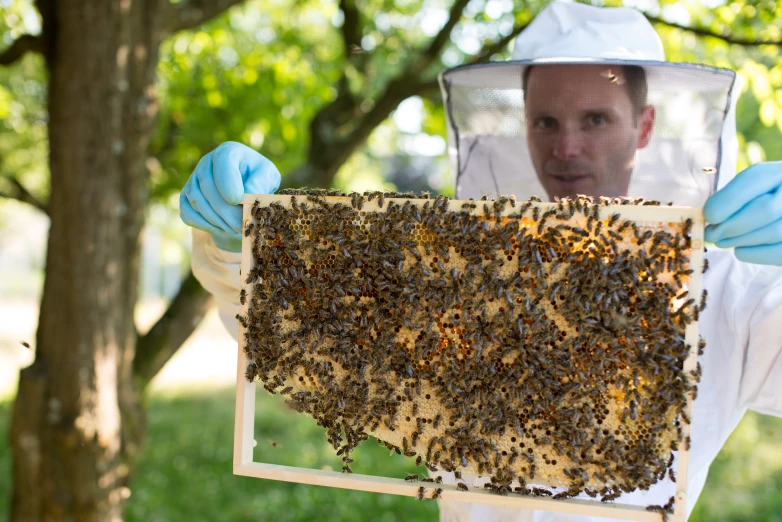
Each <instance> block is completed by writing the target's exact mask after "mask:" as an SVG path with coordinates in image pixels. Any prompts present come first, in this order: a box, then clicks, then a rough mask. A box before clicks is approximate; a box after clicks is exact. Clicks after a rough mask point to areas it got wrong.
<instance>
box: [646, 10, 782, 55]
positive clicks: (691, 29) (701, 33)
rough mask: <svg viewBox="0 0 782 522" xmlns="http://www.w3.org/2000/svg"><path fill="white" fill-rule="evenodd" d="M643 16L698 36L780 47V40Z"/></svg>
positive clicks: (656, 22)
mask: <svg viewBox="0 0 782 522" xmlns="http://www.w3.org/2000/svg"><path fill="white" fill-rule="evenodd" d="M644 16H646V19H647V20H649V21H650V22H652V23H655V24H662V25H665V26H668V27H673V28H674V29H681V30H682V31H689V32H691V33H693V34H697V35H698V36H708V37H712V38H718V39H720V40H722V41H724V42H726V43H729V44H736V45H744V46H747V47H755V46H759V45H775V46H777V47H782V40H765V41H763V40H748V39H746V38H741V37H739V36H732V35H731V34H730V33H728V34H717V33H714V32H712V31H709V30H708V29H703V28H701V27H688V26H686V25H680V24H676V23H673V22H669V21H667V20H663V19H662V18H658V17H656V16H652V15H648V14H646V13H644Z"/></svg>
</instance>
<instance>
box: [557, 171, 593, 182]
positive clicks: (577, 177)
mask: <svg viewBox="0 0 782 522" xmlns="http://www.w3.org/2000/svg"><path fill="white" fill-rule="evenodd" d="M550 176H551V177H552V178H554V179H555V180H557V181H559V182H561V183H575V182H578V181H583V180H585V179H587V178H589V177H590V176H589V174H579V173H570V174H564V175H563V174H551V175H550Z"/></svg>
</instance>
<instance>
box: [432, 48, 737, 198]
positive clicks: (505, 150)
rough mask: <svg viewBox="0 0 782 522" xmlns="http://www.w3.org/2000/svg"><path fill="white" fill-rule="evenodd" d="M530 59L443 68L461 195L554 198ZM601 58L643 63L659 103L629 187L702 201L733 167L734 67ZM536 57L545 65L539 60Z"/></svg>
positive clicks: (648, 194) (636, 192)
mask: <svg viewBox="0 0 782 522" xmlns="http://www.w3.org/2000/svg"><path fill="white" fill-rule="evenodd" d="M559 63H571V62H559ZM579 63H582V64H583V63H584V62H583V61H581V62H579ZM530 64H531V62H530V61H526V62H525V61H515V62H514V61H511V62H501V63H489V64H480V65H470V66H462V67H457V68H454V69H450V70H448V71H445V72H444V73H443V74H442V75H441V77H440V84H441V88H442V91H443V96H444V100H445V103H446V115H447V118H448V139H449V153H450V156H451V163H452V168H453V173H454V175H455V185H456V195H457V197H459V198H469V197H473V198H479V197H480V196H482V195H484V194H514V195H515V196H516V197H517V198H519V199H528V198H529V197H530V196H533V195H537V196H540V197H542V198H543V199H544V200H546V199H552V197H549V195H548V194H547V193H546V190H545V189H544V187H543V185H542V184H541V182H540V181H539V177H538V175H537V174H536V171H535V168H534V167H533V163H532V160H531V155H530V152H529V149H528V146H527V136H526V133H527V122H526V117H525V107H524V103H525V102H524V93H523V89H522V75H523V72H524V69H525V67H527V66H529V65H530ZM599 64H601V65H607V66H610V65H615V66H616V65H643V67H644V71H645V73H646V84H647V88H648V95H647V103H649V104H651V105H653V106H654V108H655V112H656V116H655V123H654V126H653V130H652V137H651V140H650V141H649V143H648V145H646V146H645V147H643V148H640V149H638V150H637V151H636V152H635V165H634V167H633V170H632V175H631V178H630V184H629V189H628V193H627V194H626V195H627V196H631V197H643V198H645V199H655V200H659V201H663V202H668V201H672V202H674V204H676V205H683V206H702V205H703V203H704V202H705V201H706V199H707V198H708V197H709V195H710V194H712V193H713V192H714V191H715V190H716V189H718V188H720V187H721V186H724V184H725V183H727V181H729V180H730V179H731V178H732V177H733V176H734V175H735V163H736V151H735V149H736V138H735V103H736V98H737V95H738V89H739V88H740V78H739V77H738V76H737V75H736V74H735V72H733V71H730V70H726V69H717V68H711V67H704V66H698V65H689V64H672V63H670V62H656V63H655V64H653V65H650V64H649V62H648V61H646V62H643V63H639V62H632V61H620V60H617V61H614V62H611V61H606V60H601V61H600V62H599ZM534 65H535V66H536V67H540V66H545V64H544V65H541V61H540V60H536V61H534ZM607 175H611V174H607ZM588 195H592V196H599V195H606V194H588Z"/></svg>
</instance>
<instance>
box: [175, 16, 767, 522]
mask: <svg viewBox="0 0 782 522" xmlns="http://www.w3.org/2000/svg"><path fill="white" fill-rule="evenodd" d="M440 81H441V86H442V89H443V96H444V102H445V108H446V114H447V118H448V137H449V152H450V155H451V160H452V166H453V172H454V176H455V181H456V192H457V197H458V198H469V197H475V198H477V197H480V196H481V195H483V194H515V195H516V196H517V198H519V199H527V198H528V197H530V196H532V195H540V196H548V198H549V199H553V198H555V197H557V196H559V197H563V196H567V195H574V194H579V193H583V194H589V195H592V196H599V195H606V196H615V195H630V196H634V197H644V198H647V199H656V200H660V201H663V202H668V201H673V202H674V203H675V204H679V205H689V206H696V207H701V206H703V207H704V215H705V217H706V219H707V221H708V222H709V223H710V225H709V226H708V227H707V230H706V239H707V241H709V242H711V243H715V244H716V245H717V246H718V247H720V248H719V249H717V248H713V247H711V248H709V251H708V252H707V254H706V257H707V259H708V261H709V264H710V269H709V270H708V272H707V273H706V274H705V275H704V281H703V284H704V287H705V288H706V289H707V290H708V295H709V299H708V307H707V308H706V309H705V310H704V311H703V312H702V313H701V315H700V331H701V334H702V336H703V337H704V338H705V339H706V341H707V343H708V345H707V348H706V350H705V353H704V355H703V356H702V358H701V363H702V367H703V375H702V379H701V384H700V385H699V393H698V397H697V399H696V400H695V402H694V410H693V417H692V421H693V424H692V451H691V453H690V468H689V477H688V479H689V480H688V488H687V499H686V500H687V508H688V513H689V512H690V511H691V510H692V508H693V506H694V505H695V502H696V500H697V499H698V496H699V494H700V492H701V490H702V489H703V485H704V483H705V481H706V476H707V473H708V469H709V465H710V464H711V462H712V461H713V460H714V458H715V457H716V455H717V453H718V452H719V450H720V448H721V447H722V445H723V444H724V442H725V440H726V439H727V438H728V436H729V435H730V433H731V432H732V431H733V429H734V428H735V427H736V425H737V424H738V422H739V420H740V419H741V418H742V416H743V415H744V413H745V411H746V410H747V409H752V410H755V411H758V412H761V413H766V414H770V415H777V416H782V387H780V385H779V384H778V383H780V382H782V269H780V268H779V267H780V266H782V190H780V187H782V163H760V164H757V165H754V166H752V167H750V168H749V169H747V170H746V171H744V172H742V173H741V174H740V175H738V176H736V175H735V166H736V136H735V107H736V100H737V97H738V94H739V92H740V78H739V77H738V76H737V75H736V74H735V73H734V72H733V71H730V70H725V69H716V68H713V67H706V66H700V65H692V64H677V63H670V62H666V61H665V58H664V53H663V49H662V44H661V42H660V39H659V37H658V36H657V34H656V33H655V31H654V29H653V28H652V26H651V25H650V24H649V23H648V22H647V21H646V19H645V18H644V17H643V16H642V15H641V14H640V13H638V12H636V11H634V10H632V9H629V8H596V7H591V6H585V5H582V4H570V3H558V2H556V3H552V4H550V5H549V6H547V7H546V8H545V9H543V11H541V13H540V14H539V15H538V16H537V17H536V18H535V20H533V22H532V23H531V24H530V25H529V26H528V27H527V29H526V30H525V31H524V32H522V33H521V35H520V36H519V37H518V38H517V40H516V43H515V48H514V53H513V59H512V60H511V61H508V62H493V63H487V64H479V65H467V66H461V67H457V68H454V69H451V70H448V71H445V72H444V73H443V74H442V75H441V78H440ZM601 82H602V83H601ZM525 88H526V90H525ZM279 181H280V176H279V173H278V171H277V169H276V168H275V167H274V165H273V164H272V163H271V162H270V161H269V160H268V159H266V158H264V157H263V156H261V155H260V154H258V153H257V152H255V151H253V150H252V149H250V148H248V147H245V146H244V145H241V144H238V143H230V142H229V143H224V144H222V145H220V146H219V147H218V148H217V149H216V150H215V151H213V152H210V153H209V154H207V155H206V156H204V158H202V160H201V162H200V163H199V164H198V166H197V167H196V169H195V172H194V173H193V175H192V176H191V178H190V179H189V180H188V182H187V185H186V186H185V188H184V190H183V191H182V197H181V199H180V205H181V209H180V211H181V216H182V219H183V220H184V221H185V222H186V223H187V224H189V225H191V226H192V227H194V230H193V258H192V264H193V272H194V274H195V275H196V277H197V278H198V279H199V281H201V283H202V284H203V285H204V287H205V288H206V289H207V290H209V291H210V292H211V293H213V294H214V295H215V297H216V299H217V302H218V305H219V307H220V315H221V317H222V319H223V321H224V323H225V324H226V327H227V328H228V330H229V331H230V332H231V333H232V335H234V336H236V335H237V330H238V329H237V324H236V321H235V319H234V318H233V317H234V315H235V314H236V313H237V311H238V294H239V264H240V254H239V253H238V252H239V251H240V250H241V209H240V207H239V206H238V203H239V202H240V200H241V197H242V195H243V194H244V193H272V192H273V191H275V190H276V189H277V188H278V186H279ZM733 247H735V250H725V249H727V248H733ZM449 478H452V475H451V476H450V477H449ZM466 480H468V481H470V480H472V479H471V478H467V479H466ZM474 483H475V484H478V482H474ZM674 491H675V484H673V483H672V482H670V481H669V480H668V479H666V480H663V481H660V482H659V483H657V484H655V485H654V486H653V487H652V488H650V490H649V491H636V492H633V493H629V494H623V495H622V497H621V499H620V502H622V503H628V504H637V505H644V506H646V505H649V504H659V505H662V504H665V503H666V502H667V501H668V498H669V497H670V496H672V495H673V494H674ZM440 512H441V515H440V516H441V520H443V521H506V520H507V521H519V522H520V521H536V522H542V521H570V520H573V521H576V520H578V521H598V520H601V519H599V518H595V517H583V516H572V515H563V514H558V513H549V512H541V511H524V510H518V509H510V508H502V507H496V506H488V505H482V504H468V503H460V502H453V501H440Z"/></svg>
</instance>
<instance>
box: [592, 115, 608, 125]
mask: <svg viewBox="0 0 782 522" xmlns="http://www.w3.org/2000/svg"><path fill="white" fill-rule="evenodd" d="M589 123H591V124H592V125H595V126H600V125H605V124H606V123H608V120H606V117H605V116H603V115H602V114H592V115H590V116H589Z"/></svg>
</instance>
